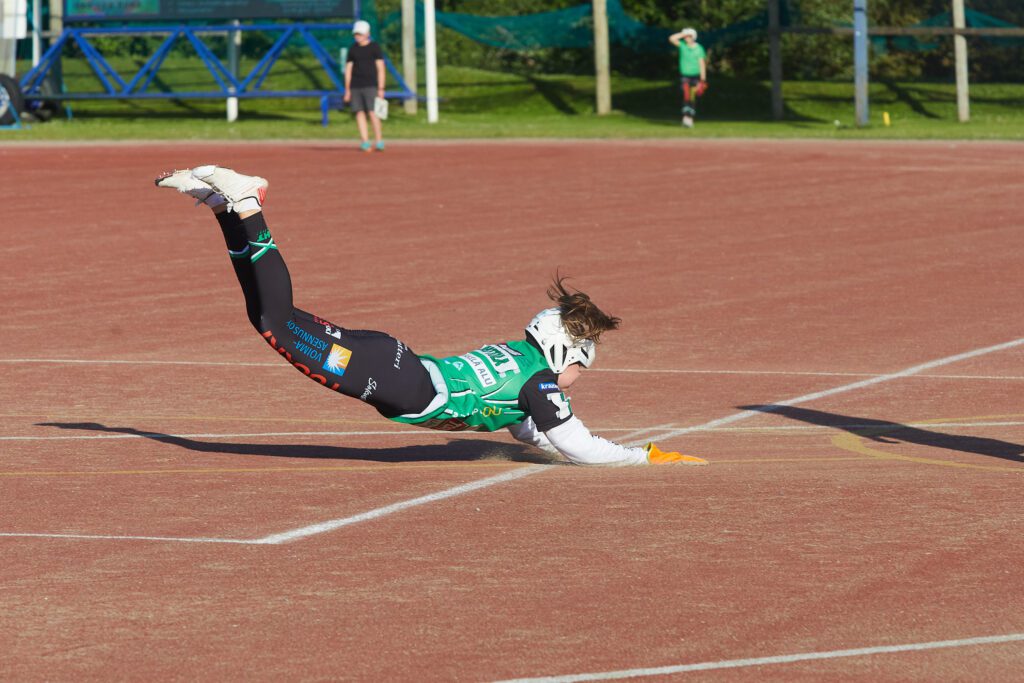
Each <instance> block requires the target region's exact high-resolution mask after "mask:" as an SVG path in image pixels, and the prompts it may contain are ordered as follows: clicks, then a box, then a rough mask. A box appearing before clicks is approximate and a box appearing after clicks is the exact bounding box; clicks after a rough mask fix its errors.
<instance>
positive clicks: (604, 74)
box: [593, 0, 612, 114]
mask: <svg viewBox="0 0 1024 683" xmlns="http://www.w3.org/2000/svg"><path fill="white" fill-rule="evenodd" d="M593 3H594V70H595V72H596V75H597V113H598V114H608V113H611V110H612V79H611V58H610V57H609V56H608V3H607V0H593Z"/></svg>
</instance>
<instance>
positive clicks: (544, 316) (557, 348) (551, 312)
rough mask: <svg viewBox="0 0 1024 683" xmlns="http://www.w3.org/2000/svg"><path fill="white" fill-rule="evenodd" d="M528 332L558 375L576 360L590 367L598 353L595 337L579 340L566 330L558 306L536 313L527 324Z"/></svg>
mask: <svg viewBox="0 0 1024 683" xmlns="http://www.w3.org/2000/svg"><path fill="white" fill-rule="evenodd" d="M526 335H527V337H528V338H531V339H533V340H534V341H535V342H537V345H538V346H539V347H540V351H541V353H542V354H544V358H545V360H547V362H548V367H550V368H551V370H552V372H554V373H555V374H556V375H560V374H562V373H563V372H565V369H566V368H567V367H569V366H570V365H572V364H573V363H579V364H580V365H582V366H583V367H585V368H589V367H590V366H591V364H592V363H593V362H594V357H595V356H596V355H597V347H596V345H595V344H594V342H593V340H591V339H581V340H579V341H576V340H574V339H573V338H572V337H571V336H570V335H569V333H568V332H566V331H565V326H564V325H563V324H562V314H561V311H559V309H557V308H548V309H546V310H543V311H541V312H540V313H538V314H537V315H536V316H534V318H533V320H531V321H530V324H529V325H527V326H526Z"/></svg>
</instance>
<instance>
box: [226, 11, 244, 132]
mask: <svg viewBox="0 0 1024 683" xmlns="http://www.w3.org/2000/svg"><path fill="white" fill-rule="evenodd" d="M231 25H232V26H233V27H234V29H233V30H231V31H228V72H229V73H230V74H231V75H232V77H234V78H238V52H239V50H240V49H241V47H242V32H241V31H240V30H239V29H238V27H239V26H241V25H242V22H240V21H239V20H238V19H234V20H232V21H231ZM228 89H229V90H230V91H231V92H234V91H235V86H234V85H230V86H228ZM227 119H228V123H234V122H235V121H237V120H238V98H237V97H229V98H228V99H227Z"/></svg>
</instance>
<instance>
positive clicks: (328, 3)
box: [64, 0, 358, 21]
mask: <svg viewBox="0 0 1024 683" xmlns="http://www.w3.org/2000/svg"><path fill="white" fill-rule="evenodd" d="M357 5H358V0H65V2H64V20H65V21H104V20H110V21H131V20H139V21H155V20H156V21H161V20H162V21H185V20H188V19H351V18H353V17H355V16H356V11H357Z"/></svg>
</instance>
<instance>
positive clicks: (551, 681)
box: [498, 633, 1024, 683]
mask: <svg viewBox="0 0 1024 683" xmlns="http://www.w3.org/2000/svg"><path fill="white" fill-rule="evenodd" d="M1019 641H1024V633H1008V634H1006V635H1001V636H981V637H978V638H961V639H958V640H935V641H931V642H927V643H908V644H906V645H877V646H875V647H858V648H853V649H849V650H829V651H827V652H804V653H800V654H792V655H775V656H772V657H751V658H748V659H724V660H721V661H717V662H699V663H696V664H680V665H676V666H659V667H652V668H645V669H623V670H621V671H603V672H599V673H583V674H568V675H565V676H541V677H536V678H513V679H508V680H504V681H499V682H498V683H578V682H580V681H610V680H614V679H620V678H643V677H646V676H668V675H670V674H679V673H687V672H690V671H711V670H714V669H738V668H742V667H748V666H764V665H766V664H792V663H794V662H807V661H812V660H821V659H838V658H841V657H864V656H867V655H881V654H892V653H896V652H918V651H921V650H939V649H943V648H952V647H969V646H971V645H995V644H1000V643H1013V642H1019Z"/></svg>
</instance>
